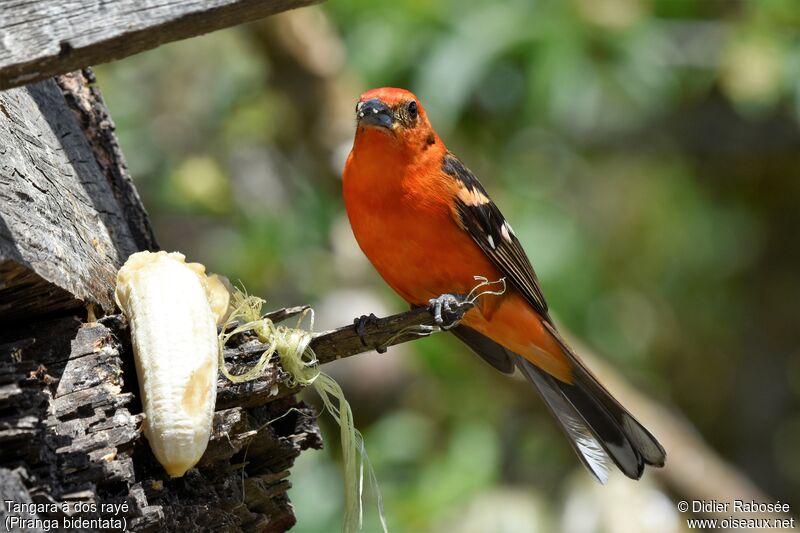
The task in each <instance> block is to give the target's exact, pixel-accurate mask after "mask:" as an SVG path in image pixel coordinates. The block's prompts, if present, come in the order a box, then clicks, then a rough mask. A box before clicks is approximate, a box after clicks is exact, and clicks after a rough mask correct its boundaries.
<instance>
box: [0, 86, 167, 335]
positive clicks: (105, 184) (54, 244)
mask: <svg viewBox="0 0 800 533" xmlns="http://www.w3.org/2000/svg"><path fill="white" fill-rule="evenodd" d="M89 81H90V80H89V79H88V78H87V77H85V76H84V75H83V74H81V73H74V74H70V75H67V76H61V77H59V78H58V79H57V80H56V81H54V80H47V81H44V82H40V83H37V84H34V85H29V86H27V87H23V88H19V89H12V90H9V91H4V92H0V320H3V319H6V320H8V319H22V318H25V317H28V316H31V315H36V314H45V313H49V312H53V311H58V310H63V309H69V308H73V307H77V306H80V305H82V303H83V302H92V303H96V304H99V305H100V306H101V307H102V308H103V309H105V310H106V311H111V310H113V308H114V302H113V290H114V281H115V276H116V271H117V269H118V268H119V266H120V265H122V263H124V262H125V259H127V257H128V255H130V254H131V253H134V252H136V251H139V250H141V249H147V248H151V249H152V248H155V246H156V245H155V239H154V238H153V235H152V232H151V230H150V226H149V224H148V222H147V215H146V214H145V212H144V208H143V207H142V205H141V202H140V200H139V197H138V196H137V195H136V193H135V190H134V189H133V186H132V184H131V182H130V177H129V176H128V174H127V170H126V169H125V164H124V161H123V160H122V156H121V154H120V153H119V148H118V146H117V145H116V140H115V138H114V135H113V123H112V122H111V121H110V119H108V114H107V111H106V109H105V106H104V105H103V103H102V100H101V99H100V98H99V94H98V93H96V91H94V89H93V88H91V87H90V83H89Z"/></svg>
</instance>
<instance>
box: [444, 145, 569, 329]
mask: <svg viewBox="0 0 800 533" xmlns="http://www.w3.org/2000/svg"><path fill="white" fill-rule="evenodd" d="M442 170H443V171H444V172H445V173H446V174H448V175H449V176H451V177H453V178H454V179H455V180H456V181H457V182H458V183H459V185H460V186H461V189H459V191H458V192H457V194H456V214H457V216H458V222H459V223H460V224H461V226H462V227H463V228H464V229H465V230H466V231H467V232H469V234H470V235H472V238H473V239H474V240H475V242H476V243H477V244H478V246H480V247H481V249H482V250H483V252H484V253H485V254H486V255H487V256H489V258H490V259H491V260H492V262H493V263H494V264H495V266H497V268H499V269H500V271H501V272H502V273H503V274H504V275H505V276H507V277H508V278H509V280H510V281H511V283H513V284H514V286H515V287H516V288H517V290H519V291H520V292H521V293H522V295H523V296H524V297H525V299H526V300H527V301H528V302H529V303H530V304H531V305H532V306H533V308H534V309H535V310H536V312H538V313H539V314H540V315H541V316H542V317H543V318H544V319H545V320H546V321H547V322H549V323H551V324H552V323H553V321H552V319H551V318H550V315H549V313H548V311H547V302H545V299H544V295H542V290H541V288H540V287H539V280H538V278H537V277H536V273H535V272H534V271H533V266H531V262H530V260H529V259H528V256H527V255H525V251H524V250H523V249H522V245H521V244H520V242H519V239H517V236H516V235H514V230H512V229H511V225H510V224H509V223H508V222H507V221H506V219H505V217H504V216H503V214H502V213H501V212H500V210H499V209H498V208H497V206H496V205H495V204H494V202H492V200H491V199H490V198H489V195H488V194H487V192H486V189H484V188H483V185H481V184H480V182H479V181H478V178H476V177H475V175H474V174H473V173H472V172H470V171H469V169H468V168H467V167H465V166H464V163H462V162H461V161H460V160H459V159H458V158H457V157H456V156H454V155H453V154H450V153H448V154H447V155H446V156H445V158H444V165H443V166H442Z"/></svg>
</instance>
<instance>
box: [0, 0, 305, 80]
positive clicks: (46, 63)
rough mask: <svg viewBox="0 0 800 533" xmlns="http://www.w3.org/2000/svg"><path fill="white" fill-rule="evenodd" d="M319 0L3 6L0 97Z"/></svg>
mask: <svg viewBox="0 0 800 533" xmlns="http://www.w3.org/2000/svg"><path fill="white" fill-rule="evenodd" d="M318 1H320V0H202V1H201V0H112V1H108V0H84V1H81V2H68V1H58V2H53V1H48V0H4V2H3V7H2V10H0V90H2V89H8V88H12V87H18V86H21V85H24V84H27V83H31V82H34V81H38V80H42V79H45V78H48V77H50V76H53V75H56V74H62V73H65V72H69V71H72V70H77V69H81V68H84V67H87V66H90V65H96V64H99V63H105V62H108V61H111V60H114V59H120V58H123V57H126V56H129V55H132V54H136V53H138V52H143V51H145V50H149V49H151V48H155V47H157V46H159V45H161V44H164V43H168V42H171V41H177V40H179V39H186V38H188V37H194V36H197V35H202V34H204V33H208V32H211V31H215V30H219V29H222V28H227V27H229V26H235V25H237V24H242V23H244V22H249V21H252V20H256V19H259V18H262V17H266V16H268V15H273V14H275V13H279V12H281V11H286V10H288V9H294V8H297V7H302V6H306V5H310V4H314V3H317V2H318Z"/></svg>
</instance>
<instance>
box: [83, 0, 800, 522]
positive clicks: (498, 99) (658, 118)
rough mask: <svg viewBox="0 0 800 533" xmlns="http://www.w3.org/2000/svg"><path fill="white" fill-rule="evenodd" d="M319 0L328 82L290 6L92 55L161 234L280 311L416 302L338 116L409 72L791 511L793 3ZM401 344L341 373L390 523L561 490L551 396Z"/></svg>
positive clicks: (314, 502) (310, 482)
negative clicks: (371, 209) (330, 302)
mask: <svg viewBox="0 0 800 533" xmlns="http://www.w3.org/2000/svg"><path fill="white" fill-rule="evenodd" d="M315 9H318V8H315ZM298 13H300V12H298ZM315 13H317V15H315V16H317V18H319V17H322V18H323V19H325V20H327V21H328V26H323V28H328V30H327V31H328V35H327V36H326V37H325V38H326V39H328V40H329V41H326V43H323V44H322V45H320V46H321V48H320V49H321V50H322V52H321V53H322V54H323V56H324V53H325V50H329V49H331V45H330V42H332V41H330V40H331V39H333V40H334V41H336V43H338V46H340V47H343V50H344V56H343V57H344V61H343V62H341V65H339V66H336V67H335V68H334V67H331V68H330V69H329V71H327V72H308V69H307V68H306V70H305V71H304V70H303V68H299V67H297V64H296V63H297V62H293V60H292V58H293V57H295V56H293V55H292V54H293V53H294V54H297V53H298V52H297V50H293V49H292V45H291V43H292V41H291V40H283V41H281V40H280V39H275V38H274V37H273V35H274V34H276V31H275V30H276V28H278V27H283V26H289V21H290V19H289V18H286V17H287V16H282V17H280V18H276V19H274V20H273V21H271V22H269V23H258V24H254V25H252V26H245V27H240V28H235V29H231V30H227V31H223V32H218V33H215V34H212V35H209V36H205V37H202V38H196V39H192V40H189V41H185V42H180V43H175V44H170V45H168V46H164V47H162V48H159V49H158V50H155V51H152V52H148V53H145V54H141V55H139V56H136V57H132V58H130V59H126V60H124V61H119V62H116V63H112V64H110V65H107V66H103V67H100V68H98V69H97V70H98V78H99V81H100V86H101V88H102V90H103V92H104V95H105V97H106V99H107V101H108V103H109V106H110V108H111V110H112V115H113V117H114V119H115V121H116V125H117V133H118V134H119V137H120V139H121V143H122V146H123V150H124V152H125V154H126V156H127V159H128V163H129V165H130V168H131V171H132V174H133V175H134V178H135V180H136V183H137V186H138V188H139V190H140V192H141V194H142V196H143V198H144V201H145V204H146V206H147V207H148V209H149V211H150V213H151V216H152V218H153V221H154V224H155V228H156V234H157V236H158V239H159V241H160V244H161V245H162V246H163V247H164V248H166V249H170V250H171V249H178V250H180V251H182V252H184V253H186V254H187V255H188V256H189V257H190V258H192V260H198V261H202V262H205V263H206V264H207V265H208V267H209V268H210V269H211V270H213V271H216V272H221V273H223V274H225V275H228V276H229V277H230V278H231V279H233V280H242V281H243V282H244V284H245V285H246V286H247V287H248V289H249V290H250V291H252V292H254V293H257V294H262V295H265V296H266V297H267V298H268V302H269V305H271V306H273V307H280V306H285V305H294V304H299V303H305V302H309V303H319V302H323V301H325V299H326V298H327V295H329V294H330V293H332V292H334V291H336V290H338V289H341V288H342V287H349V288H355V289H358V290H361V291H368V292H370V293H373V294H376V295H377V296H378V297H380V298H381V299H386V300H387V301H388V302H389V306H390V308H391V309H394V310H400V309H402V305H401V304H400V302H399V300H397V298H395V297H393V296H391V295H390V293H389V291H388V289H386V288H385V287H384V286H383V284H382V282H381V281H380V279H378V278H377V276H376V275H375V274H374V273H373V272H372V271H371V270H370V269H368V268H363V265H362V266H361V267H358V261H361V260H360V259H358V258H357V257H356V259H353V258H352V257H350V256H352V250H351V251H350V252H348V251H347V250H348V246H349V247H350V248H352V242H350V241H348V239H351V238H350V237H349V234H347V232H343V231H341V230H340V229H337V228H341V227H342V223H343V220H344V219H343V207H342V202H341V199H340V196H339V182H338V179H339V172H340V169H341V164H342V162H343V155H344V154H346V152H347V149H348V148H349V142H350V140H351V139H350V137H349V136H350V135H351V134H352V132H350V131H347V128H349V124H350V123H349V122H347V121H348V120H350V118H349V116H348V117H347V118H346V119H345V122H344V127H345V133H346V135H340V134H337V133H335V131H334V130H335V129H334V130H332V131H333V132H332V133H331V132H327V130H325V129H324V126H326V125H329V124H330V123H336V124H339V123H341V119H340V118H338V117H337V115H336V113H335V111H334V107H335V105H334V104H333V103H332V102H339V103H341V104H342V105H343V106H344V108H348V107H350V108H351V107H352V106H353V105H354V103H355V101H356V99H357V97H358V94H359V92H361V91H363V90H366V89H368V88H370V87H374V86H385V85H394V86H403V87H408V88H409V89H411V90H413V91H414V92H416V93H417V94H418V96H419V97H420V99H421V101H422V102H423V104H424V105H425V106H426V109H427V110H428V113H429V115H430V116H431V119H432V122H433V124H434V126H435V127H436V128H437V130H438V131H439V133H440V135H441V136H442V137H443V139H444V140H445V142H446V143H447V144H448V146H449V147H450V148H451V149H452V150H453V151H454V152H455V153H457V154H458V155H459V156H460V157H461V158H462V159H463V160H464V161H465V162H466V163H467V165H468V166H470V167H471V168H472V170H473V171H475V173H476V174H477V175H478V176H481V177H482V181H483V182H484V184H485V185H486V186H487V188H488V189H489V190H490V192H491V193H492V195H493V196H494V198H495V200H496V202H497V203H498V204H499V205H500V207H501V209H502V210H503V211H504V212H505V214H506V216H507V217H508V218H509V219H510V220H511V221H512V223H513V224H514V227H515V229H516V230H517V233H518V234H519V236H520V238H521V240H522V242H523V243H524V244H525V246H526V249H527V250H528V252H529V254H530V255H531V257H532V259H533V263H534V265H535V267H536V268H537V271H538V273H539V276H540V278H541V281H542V284H543V287H544V291H545V294H546V295H547V296H548V300H549V302H550V304H551V306H552V308H553V309H554V311H555V315H556V316H557V318H558V320H559V321H560V322H562V323H563V324H565V325H566V326H567V327H568V328H569V329H571V330H572V331H574V332H575V333H576V334H578V335H579V336H581V337H582V338H583V339H584V340H585V341H586V342H587V343H588V344H589V345H591V346H593V347H594V348H596V349H597V350H598V351H599V352H601V353H603V354H604V355H605V356H606V357H607V358H608V359H609V360H611V361H612V362H613V363H614V364H615V365H616V366H617V367H618V368H620V369H621V370H622V371H623V373H624V374H626V375H627V376H628V377H629V378H631V379H632V380H634V381H635V382H637V383H639V384H641V385H642V386H645V387H647V388H648V389H649V391H651V393H652V394H653V395H654V396H656V397H657V398H659V399H661V400H662V401H663V402H664V403H666V404H668V405H670V404H671V405H674V406H677V407H678V408H679V409H680V410H681V411H682V412H684V413H685V414H686V416H687V417H688V418H689V419H690V420H691V421H692V422H693V423H694V424H695V425H696V426H697V427H698V428H699V429H700V431H701V432H702V433H703V435H704V436H705V438H706V439H707V440H708V441H709V442H710V443H711V444H712V445H713V446H714V447H715V448H716V449H717V450H718V451H719V452H720V453H721V454H723V455H724V456H725V457H726V458H728V459H729V460H730V461H732V462H733V463H734V464H736V465H737V466H739V467H740V468H742V469H743V470H744V471H745V472H746V473H747V474H748V475H749V476H751V477H752V478H753V479H754V480H756V482H757V483H759V484H760V485H761V486H762V487H763V488H764V489H765V490H766V491H767V492H768V493H769V494H771V495H772V496H774V497H775V498H776V499H781V500H782V501H789V502H792V503H794V506H793V508H794V509H795V511H796V508H798V506H800V454H798V450H800V409H798V407H800V343H798V340H799V339H798V332H797V317H798V311H797V309H796V308H795V303H796V300H797V296H799V295H800V277H799V276H798V264H800V263H799V262H798V259H800V257H798V255H800V247H798V241H797V239H798V237H797V236H798V234H799V233H800V227H798V226H800V225H799V224H798V221H800V216H798V204H800V175H798V173H799V172H798V171H799V170H800V164H798V163H800V156H799V155H798V154H800V130H798V121H800V82H798V80H800V40H799V39H798V37H797V35H798V33H797V29H798V26H800V8H798V7H797V4H796V3H795V2H793V1H792V0H769V1H766V0H765V1H763V2H745V1H722V0H720V1H711V0H709V1H704V2H690V1H678V0H606V1H602V2H598V1H594V0H570V1H555V0H550V1H545V0H540V1H522V0H511V1H506V2H493V1H490V0H447V1H439V2H429V1H427V0H414V1H408V2H396V1H389V0H380V1H376V0H329V1H328V2H327V3H325V4H324V5H323V6H322V7H321V11H319V10H318V11H315ZM292 16H298V14H294V15H288V17H292ZM301 16H302V15H301ZM265 24H266V25H265ZM313 28H314V26H313V25H312V26H311V30H309V31H311V33H312V37H311V38H312V39H314V38H315V37H314V31H315V30H314V29H313ZM339 39H340V40H339ZM301 52H302V50H301ZM323 63H324V61H323ZM334 63H335V64H337V65H338V63H336V62H335V61H334V59H329V60H328V64H329V65H332V64H334ZM323 94H324V95H327V99H325V98H321V97H320V95H323ZM336 121H339V122H336ZM348 253H349V254H350V256H348ZM342 257H344V258H345V259H346V260H347V261H351V262H350V263H347V262H346V261H345V260H343V259H342ZM348 257H349V259H348ZM343 261H345V262H344V263H343ZM353 261H355V263H353ZM362 262H363V261H362ZM342 265H344V266H342ZM354 265H355V266H354ZM370 310H371V309H358V310H355V309H345V308H343V309H341V310H340V314H339V315H338V316H337V317H335V318H336V320H338V324H345V323H347V322H349V321H350V320H352V318H353V317H354V316H356V315H357V314H361V313H362V312H369V311H370ZM328 325H334V324H328ZM395 353H396V355H395V357H403V358H404V359H403V361H402V362H400V363H398V365H399V366H398V367H397V368H396V369H395V370H396V373H397V374H396V376H389V377H388V378H387V376H382V377H381V380H380V386H377V385H376V386H371V381H370V376H369V375H368V374H365V373H358V372H357V368H358V365H359V361H358V359H359V358H356V361H352V362H351V363H352V364H351V365H350V366H347V367H346V368H347V369H348V370H347V372H346V373H344V374H342V375H340V376H339V377H340V380H341V381H342V383H343V384H344V385H345V390H346V392H348V391H350V390H353V391H354V392H352V394H353V396H352V399H353V403H354V411H355V414H356V421H357V423H358V424H359V426H360V427H361V428H362V430H363V432H364V434H365V436H366V442H367V448H368V451H369V452H370V455H371V458H372V461H373V463H374V465H375V468H376V471H377V475H378V478H379V480H380V482H381V486H382V489H383V493H384V499H385V505H386V510H387V514H388V518H389V522H390V524H391V525H392V526H393V530H395V531H430V530H437V531H440V530H448V531H455V530H457V528H456V526H455V524H457V523H459V522H458V520H457V519H455V518H452V517H453V516H455V515H454V513H456V514H458V513H459V510H463V509H466V508H467V506H468V505H472V503H474V502H480V501H482V500H480V498H482V497H484V496H486V495H491V494H494V492H493V491H497V490H504V489H505V488H509V487H510V488H513V489H514V490H517V491H521V492H522V494H523V495H524V498H523V499H522V500H524V501H527V502H532V503H531V504H530V505H531V506H532V507H531V508H532V509H534V510H535V509H541V508H548V507H550V508H552V506H553V503H552V502H554V501H556V499H557V498H558V494H559V492H560V491H565V490H567V484H565V479H566V478H567V474H568V473H569V472H571V471H573V470H575V469H577V468H579V466H578V462H577V461H576V460H575V458H574V457H573V456H572V452H571V451H570V450H569V448H568V447H567V446H566V443H565V442H564V441H563V439H562V437H561V435H560V434H559V433H558V431H557V430H556V429H555V428H554V427H553V425H552V423H551V422H549V420H548V415H547V413H546V412H545V411H544V410H543V409H542V408H541V406H540V404H539V400H538V399H536V398H535V397H534V395H533V394H532V393H531V394H529V393H528V391H527V389H526V388H525V387H524V386H520V385H518V384H516V383H511V382H509V381H508V380H506V378H504V377H502V376H497V375H494V374H493V373H492V372H491V371H490V369H488V367H486V366H485V365H483V364H482V363H480V362H478V361H476V360H475V358H473V357H472V356H471V355H469V354H468V353H467V352H466V351H465V350H464V349H463V348H461V347H460V346H459V345H458V344H457V343H455V342H452V340H451V339H449V338H446V337H444V336H441V337H436V338H431V339H427V340H423V341H419V342H416V343H414V344H413V346H411V347H410V348H408V349H406V350H404V351H403V352H402V355H400V352H399V351H396V352H395ZM390 354H391V352H390ZM387 357H393V356H392V355H389V356H387ZM361 364H362V366H363V363H361ZM394 368H395V367H392V368H388V367H387V369H386V371H387V372H389V371H392V372H394V371H395V370H393V369H394ZM393 377H394V378H396V379H393ZM630 407H631V409H632V411H633V412H634V413H635V412H636V406H630ZM325 429H327V430H330V429H331V428H330V427H326V428H325ZM329 434H333V433H332V432H331V433H329ZM327 442H328V444H329V449H328V450H327V451H325V452H319V453H312V452H309V453H306V454H304V455H303V457H302V458H301V459H300V461H299V464H298V466H297V468H296V469H295V470H294V471H293V480H292V481H293V484H294V486H295V489H294V491H293V496H292V498H293V500H294V502H295V505H296V509H297V512H298V516H299V519H300V522H299V524H298V527H297V530H298V531H314V532H316V531H334V530H336V529H337V528H338V524H339V520H340V516H341V508H340V506H341V501H338V500H337V498H339V496H338V495H339V493H340V490H339V486H340V479H339V475H340V473H339V471H338V470H337V468H336V467H335V466H334V463H333V461H334V460H335V458H336V455H337V451H336V445H335V439H329V440H328V441H327ZM486 497H489V496H486ZM506 499H507V500H509V499H508V498H506ZM511 500H513V498H511V499H510V500H509V501H511ZM486 501H494V500H491V499H489V500H486ZM471 502H472V503H471ZM536 502H540V503H536ZM541 502H544V504H541ZM547 502H550V503H549V504H548V503H547ZM476 505H477V504H476ZM492 505H494V504H492ZM488 507H489V508H491V505H489V506H488ZM470 508H471V509H472V507H470ZM475 509H477V510H476V511H475V512H476V513H479V512H483V511H480V509H484V507H481V506H480V505H477V506H476V507H475ZM520 509H522V507H520ZM520 512H522V511H520ZM525 512H527V511H525ZM531 512H533V511H531ZM539 514H542V513H539ZM373 515H374V513H373V512H368V513H367V516H368V526H367V530H368V531H372V530H373V528H375V527H376V524H377V522H375V517H374V516H373ZM535 515H536V514H535V513H534V516H535ZM470 516H472V515H470ZM556 518H557V516H555V513H554V514H551V515H550V516H542V517H539V518H537V519H536V520H539V521H538V522H536V521H534V522H531V524H533V525H530V528H534V527H538V528H542V529H541V530H542V531H550V530H552V529H549V526H547V524H548V523H549V521H551V520H555V519H556ZM520 520H522V519H520ZM445 524H447V527H445ZM459 530H463V531H470V529H469V528H466V527H465V528H463V529H459ZM508 531H514V529H513V528H512V529H508Z"/></svg>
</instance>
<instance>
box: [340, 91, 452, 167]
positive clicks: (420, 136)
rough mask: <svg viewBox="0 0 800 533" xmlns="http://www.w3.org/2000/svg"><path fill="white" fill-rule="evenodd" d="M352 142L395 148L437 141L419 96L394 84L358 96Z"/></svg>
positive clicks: (426, 145) (424, 147)
mask: <svg viewBox="0 0 800 533" xmlns="http://www.w3.org/2000/svg"><path fill="white" fill-rule="evenodd" d="M355 142H356V144H363V145H369V146H372V147H374V148H379V149H382V150H390V151H391V150H393V151H397V152H407V151H409V150H411V151H418V150H427V149H428V148H430V147H431V146H433V145H436V144H437V143H438V144H441V141H440V140H439V137H438V136H437V135H436V132H435V131H434V130H433V128H432V127H431V124H430V122H428V116H427V114H426V113H425V109H424V108H423V107H422V104H420V102H419V99H418V98H417V97H416V96H415V95H414V93H412V92H410V91H407V90H405V89H396V88H394V87H382V88H380V89H372V90H370V91H367V92H365V93H364V94H362V95H361V97H360V98H359V99H358V103H357V104H356V139H355Z"/></svg>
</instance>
